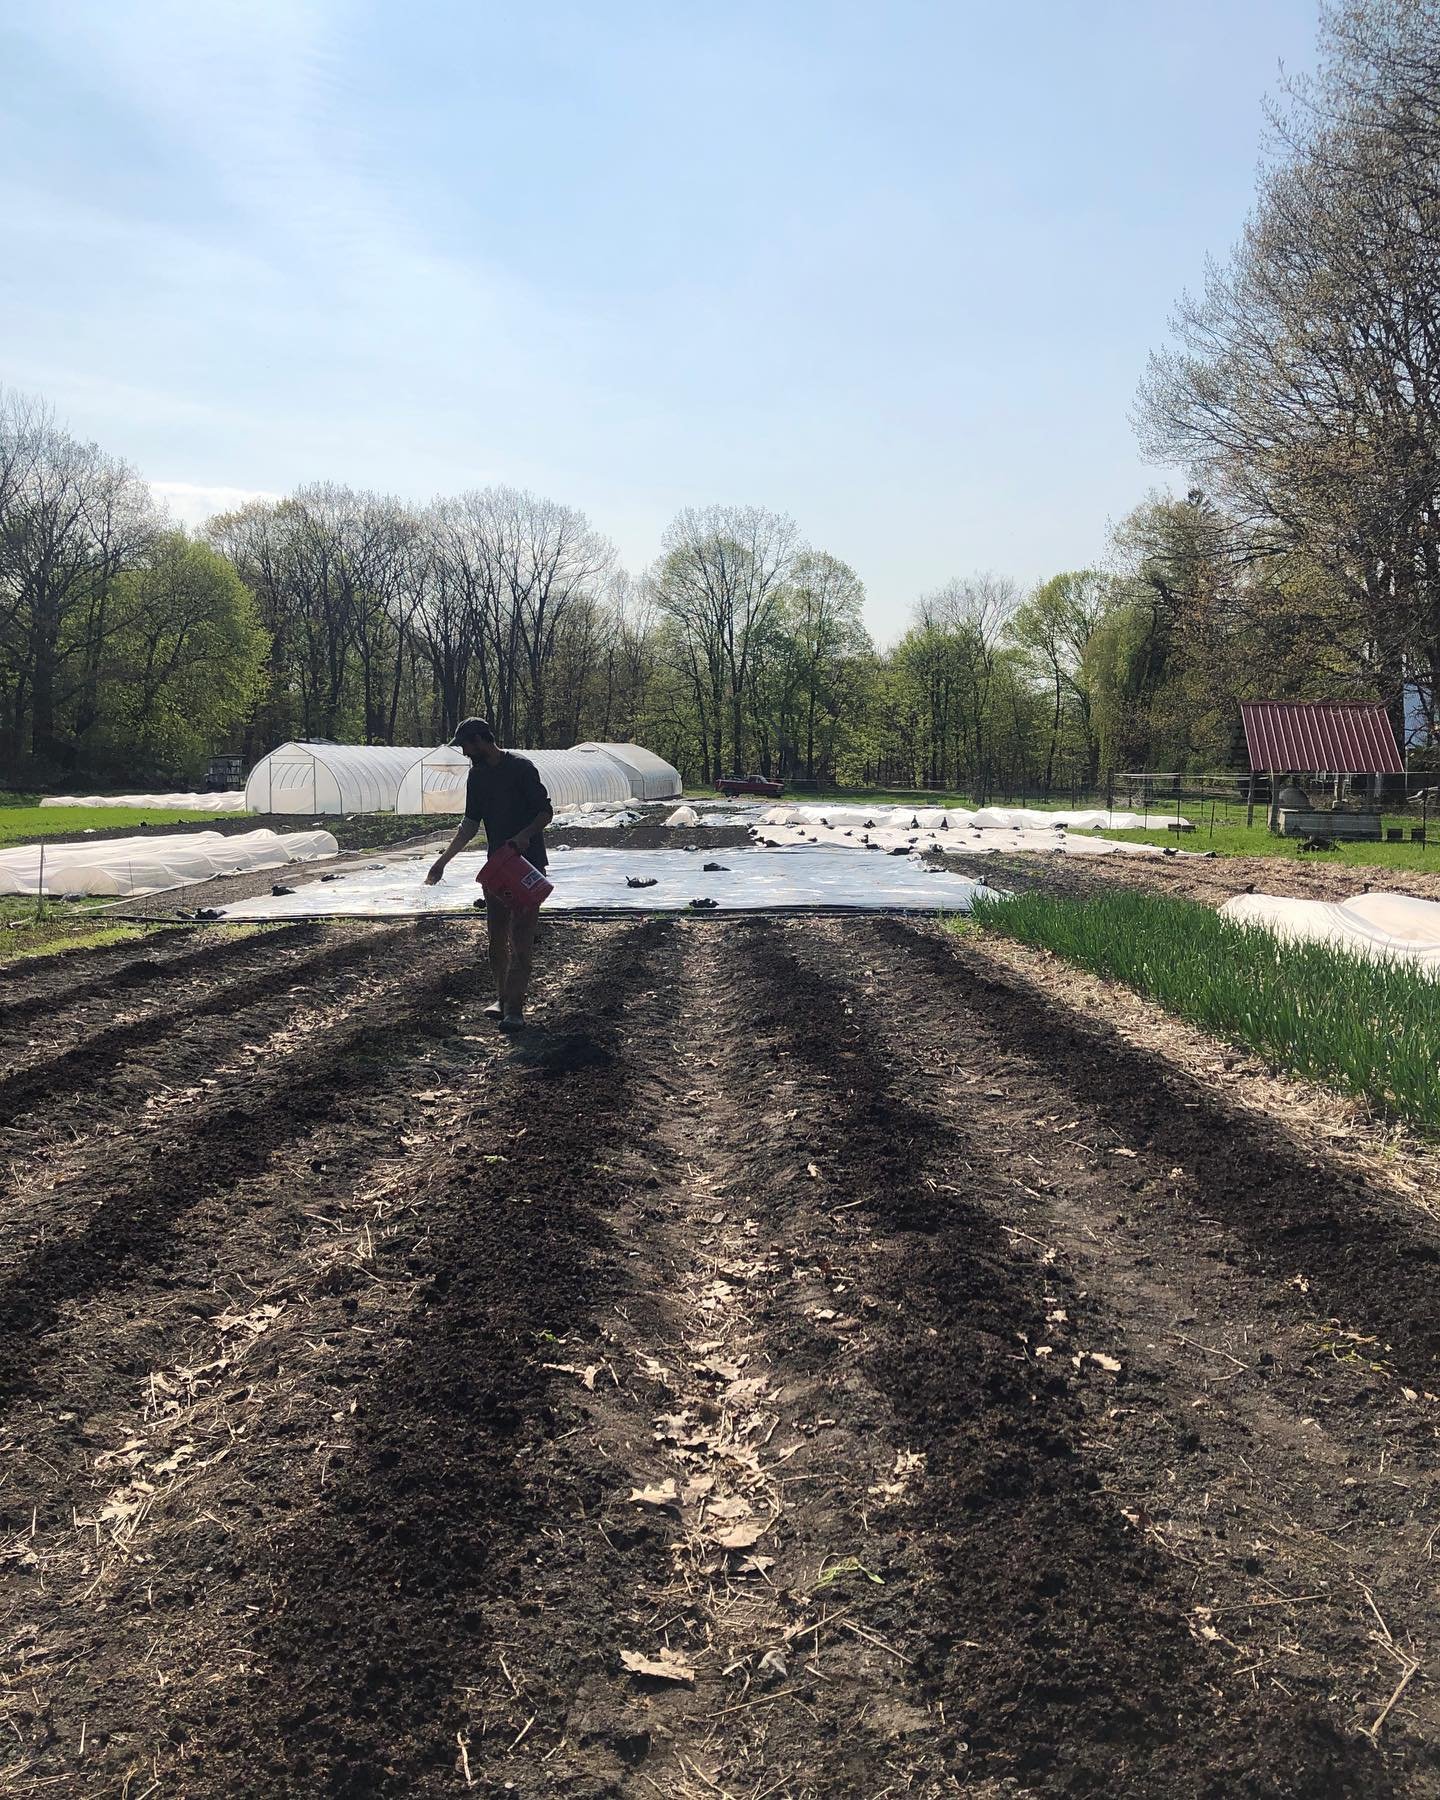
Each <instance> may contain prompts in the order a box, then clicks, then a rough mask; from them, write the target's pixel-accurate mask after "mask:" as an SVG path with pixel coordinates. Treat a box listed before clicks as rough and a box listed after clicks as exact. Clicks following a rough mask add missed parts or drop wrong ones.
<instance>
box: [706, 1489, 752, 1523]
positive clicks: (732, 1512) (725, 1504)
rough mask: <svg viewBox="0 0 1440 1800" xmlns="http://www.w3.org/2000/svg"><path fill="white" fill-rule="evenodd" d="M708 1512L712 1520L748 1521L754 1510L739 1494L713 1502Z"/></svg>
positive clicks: (728, 1495)
mask: <svg viewBox="0 0 1440 1800" xmlns="http://www.w3.org/2000/svg"><path fill="white" fill-rule="evenodd" d="M708 1511H709V1514H710V1517H711V1518H712V1519H748V1518H749V1517H750V1514H751V1512H752V1511H753V1508H752V1507H751V1505H750V1502H749V1501H748V1500H743V1499H742V1498H741V1497H740V1495H739V1494H726V1495H725V1496H724V1498H723V1499H720V1500H712V1501H711V1502H710V1505H709V1508H708Z"/></svg>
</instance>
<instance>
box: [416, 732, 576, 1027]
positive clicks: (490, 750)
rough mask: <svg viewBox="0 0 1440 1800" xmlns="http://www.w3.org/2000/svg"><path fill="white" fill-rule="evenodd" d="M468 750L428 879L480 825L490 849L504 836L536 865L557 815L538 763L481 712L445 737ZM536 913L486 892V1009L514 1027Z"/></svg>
mask: <svg viewBox="0 0 1440 1800" xmlns="http://www.w3.org/2000/svg"><path fill="white" fill-rule="evenodd" d="M450 741H451V744H452V745H453V746H454V748H455V749H457V750H463V751H464V752H465V754H466V755H467V756H468V757H469V758H470V764H471V768H470V779H469V781H468V782H467V783H466V785H465V817H464V818H463V819H462V820H461V821H460V827H459V829H458V830H457V831H456V833H455V835H454V837H453V838H451V840H450V842H449V844H448V845H447V847H446V849H445V850H444V852H443V853H442V854H441V855H440V856H438V857H437V858H436V859H435V862H434V864H433V866H432V867H431V870H430V873H429V874H428V875H427V876H426V877H425V883H426V886H427V887H433V886H434V885H435V883H436V882H437V881H440V880H442V879H443V878H444V875H445V867H446V864H447V863H449V861H450V860H451V858H452V857H455V856H458V855H459V854H460V852H461V851H462V850H463V849H464V848H465V846H466V845H467V844H468V843H469V842H470V840H471V838H473V837H474V835H475V833H476V832H477V831H478V830H479V829H480V827H481V826H482V825H483V826H484V827H485V841H486V843H487V844H488V845H489V847H490V851H491V854H492V855H493V854H494V852H495V851H496V850H498V849H499V848H500V847H501V845H502V844H510V845H512V846H513V847H514V848H515V849H516V850H518V851H519V852H520V854H521V855H522V856H523V857H524V858H525V860H526V861H527V862H530V863H533V864H534V866H535V867H536V868H537V869H543V868H544V867H545V864H546V862H547V860H548V858H547V857H546V854H545V827H546V826H547V825H548V824H549V823H550V821H551V819H553V818H554V817H555V811H554V808H553V807H552V806H551V804H550V796H549V794H547V793H546V792H545V784H544V782H543V781H541V779H540V771H539V770H538V769H537V768H536V767H535V765H534V763H532V762H530V761H529V760H528V759H527V758H526V757H523V756H516V755H515V753H514V752H513V751H511V750H502V749H501V748H500V746H499V744H497V743H496V742H495V733H494V732H493V731H492V730H491V729H490V725H489V723H488V721H486V720H485V719H462V720H461V721H460V724H459V725H458V726H456V728H455V736H454V737H453V738H452V739H451V740H450ZM538 919H539V914H538V913H534V912H513V911H512V910H511V909H510V908H509V907H508V906H506V905H505V904H504V903H503V902H502V901H499V900H496V899H494V898H493V897H490V898H487V900H486V913H485V921H486V924H487V925H488V926H489V928H490V967H491V969H492V970H493V971H494V973H495V993H496V999H495V1001H494V1003H493V1004H492V1005H490V1006H487V1007H486V1008H485V1012H486V1016H487V1017H488V1018H492V1019H499V1021H500V1029H501V1030H502V1031H519V1030H521V1029H522V1028H523V1027H524V1024H525V995H526V992H527V990H528V989H529V986H530V966H531V962H532V960H533V958H534V954H535V926H536V924H537V922H538Z"/></svg>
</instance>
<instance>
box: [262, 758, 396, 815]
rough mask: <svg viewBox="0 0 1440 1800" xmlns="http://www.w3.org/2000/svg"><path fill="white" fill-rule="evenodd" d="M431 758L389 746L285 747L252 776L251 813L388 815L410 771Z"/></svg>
mask: <svg viewBox="0 0 1440 1800" xmlns="http://www.w3.org/2000/svg"><path fill="white" fill-rule="evenodd" d="M430 754H431V752H430V751H428V750H426V749H425V748H424V747H423V746H416V747H414V748H409V749H406V748H399V749H397V748H395V747H393V746H391V745H389V744H281V745H280V747H279V749H278V750H272V751H271V752H270V754H269V755H268V756H262V757H261V759H260V761H259V762H258V763H256V765H255V767H254V768H253V769H252V770H251V771H250V779H249V780H248V781H247V782H246V783H245V810H246V811H247V812H252V813H303V814H305V815H307V816H312V815H314V814H318V813H327V814H328V813H388V812H394V811H395V795H396V791H397V789H398V788H399V786H400V783H401V781H402V780H403V779H404V777H405V774H406V771H407V770H408V769H410V768H411V766H412V765H413V764H414V763H415V762H416V761H417V760H418V759H419V758H420V757H422V756H428V755H430Z"/></svg>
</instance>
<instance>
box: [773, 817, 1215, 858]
mask: <svg viewBox="0 0 1440 1800" xmlns="http://www.w3.org/2000/svg"><path fill="white" fill-rule="evenodd" d="M795 810H797V809H795V808H787V807H775V808H772V809H771V812H767V813H766V815H765V817H766V819H769V818H770V816H771V813H773V812H784V813H786V814H787V815H788V814H789V813H791V812H793V811H795ZM814 810H815V811H817V812H819V811H823V808H816V809H814ZM857 810H858V809H857ZM949 816H950V818H951V819H952V820H953V818H954V816H955V815H954V814H953V813H951V814H950V815H949ZM965 816H966V817H968V818H972V819H977V820H978V819H979V818H981V817H982V816H983V815H982V814H980V813H970V814H966V815H965ZM1032 816H1033V815H1032ZM825 817H826V818H827V819H828V820H829V823H828V824H822V823H821V821H820V820H819V819H818V818H817V819H814V820H809V821H807V822H806V823H804V824H801V825H778V824H777V825H772V824H761V825H758V826H752V828H751V829H752V832H753V833H754V834H755V835H756V836H758V838H759V840H760V842H761V843H762V844H824V845H828V846H830V847H832V848H835V849H840V850H872V851H873V850H922V851H923V850H942V851H948V852H950V853H951V854H953V855H956V856H1014V855H1016V854H1037V853H1038V854H1044V855H1048V856H1057V855H1058V856H1165V855H1167V854H1172V855H1174V854H1178V855H1180V856H1193V855H1195V854H1196V852H1195V851H1192V850H1180V851H1178V852H1175V851H1172V852H1167V851H1165V850H1163V849H1161V848H1160V847H1159V846H1158V845H1155V844H1132V843H1130V842H1129V840H1128V839H1126V838H1106V837H1091V836H1089V835H1088V834H1087V833H1085V832H1077V831H1056V830H1053V829H1051V830H1046V831H1036V830H1025V829H1022V828H1021V827H1019V826H1015V825H1007V826H1004V827H1003V828H1002V827H999V826H995V825H980V824H973V825H963V826H957V825H955V824H953V823H951V824H950V825H949V826H948V827H947V826H944V825H936V826H931V825H927V824H925V823H917V819H918V820H920V821H923V820H925V819H926V818H927V817H929V813H928V812H926V813H920V814H916V813H887V812H883V811H882V812H879V813H873V812H868V813H866V814H865V816H864V818H863V819H859V820H857V821H856V822H855V823H854V824H853V825H847V824H845V823H844V819H843V817H842V818H841V820H840V821H839V822H837V821H836V819H835V817H834V815H833V814H831V813H826V814H825ZM902 817H903V819H904V821H905V822H904V824H903V825H899V824H891V823H885V822H884V821H887V820H893V819H898V818H902ZM876 820H879V821H881V823H875V822H874V821H876Z"/></svg>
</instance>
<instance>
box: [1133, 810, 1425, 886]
mask: <svg viewBox="0 0 1440 1800" xmlns="http://www.w3.org/2000/svg"><path fill="white" fill-rule="evenodd" d="M1184 817H1186V818H1187V819H1189V820H1190V822H1191V823H1192V824H1193V825H1194V827H1195V830H1194V832H1193V834H1192V833H1189V832H1187V833H1184V834H1182V835H1177V834H1176V833H1175V832H1173V831H1167V830H1165V829H1164V828H1163V827H1162V828H1161V829H1160V830H1158V831H1105V832H1101V833H1100V834H1099V835H1100V836H1101V837H1111V838H1125V839H1127V840H1128V841H1129V842H1130V843H1132V844H1164V845H1167V846H1168V845H1172V844H1179V845H1180V847H1181V849H1183V850H1214V851H1216V852H1217V853H1218V854H1219V855H1221V856H1277V857H1283V858H1285V859H1286V860H1288V861H1292V862H1293V861H1296V860H1298V861H1300V862H1321V863H1343V864H1349V865H1351V866H1354V867H1362V868H1367V869H1434V870H1436V871H1440V820H1435V821H1432V822H1431V826H1430V829H1431V831H1432V833H1433V834H1434V836H1435V839H1436V841H1435V842H1432V843H1428V844H1412V843H1410V842H1409V841H1408V833H1409V830H1410V828H1411V826H1413V825H1416V824H1418V823H1419V821H1418V819H1414V818H1410V817H1408V816H1399V815H1397V816H1396V817H1394V818H1387V819H1386V820H1385V824H1386V825H1389V826H1392V827H1396V828H1398V827H1400V826H1402V825H1403V826H1404V828H1405V830H1406V833H1407V841H1406V842H1405V843H1403V844H1386V843H1379V844H1375V843H1368V844H1367V843H1359V844H1340V845H1337V847H1336V848H1335V849H1334V850H1302V849H1301V848H1300V843H1301V840H1300V839H1299V838H1283V837H1277V836H1275V835H1273V834H1272V833H1271V832H1270V831H1269V830H1267V829H1266V826H1265V824H1264V822H1263V820H1262V821H1261V822H1260V823H1258V824H1256V825H1252V826H1251V827H1249V828H1248V829H1247V828H1246V827H1245V826H1244V825H1234V824H1231V825H1222V824H1219V823H1218V822H1217V824H1216V826H1215V829H1214V831H1213V832H1212V831H1211V830H1210V827H1209V824H1208V818H1205V819H1202V816H1201V812H1200V809H1199V808H1198V807H1197V808H1196V809H1195V810H1194V811H1189V812H1185V813H1184Z"/></svg>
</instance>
